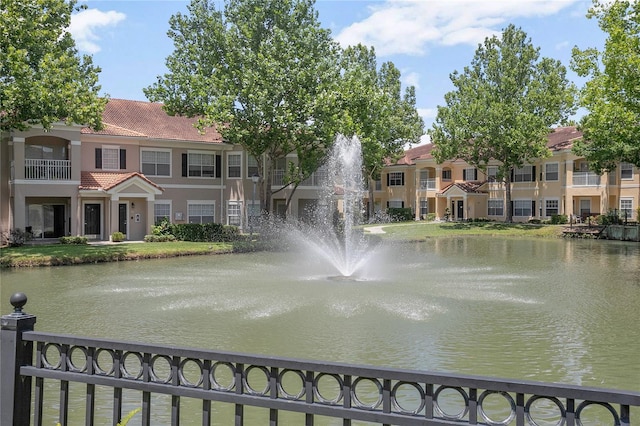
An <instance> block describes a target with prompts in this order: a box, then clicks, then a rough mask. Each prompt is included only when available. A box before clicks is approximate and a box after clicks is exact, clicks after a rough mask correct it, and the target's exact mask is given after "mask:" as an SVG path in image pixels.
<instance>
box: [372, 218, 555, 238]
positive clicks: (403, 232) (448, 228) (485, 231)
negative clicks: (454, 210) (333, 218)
mask: <svg viewBox="0 0 640 426" xmlns="http://www.w3.org/2000/svg"><path fill="white" fill-rule="evenodd" d="M379 226H382V231H384V233H383V234H379V235H380V236H381V237H382V238H392V239H400V240H421V239H424V238H432V237H449V236H454V235H485V236H503V237H545V238H556V237H559V236H561V235H562V229H563V228H564V226H562V225H532V224H528V223H500V222H470V223H462V222H447V223H435V222H402V223H392V224H385V225H367V226H365V229H366V228H371V227H379Z"/></svg>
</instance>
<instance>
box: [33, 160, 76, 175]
mask: <svg viewBox="0 0 640 426" xmlns="http://www.w3.org/2000/svg"><path fill="white" fill-rule="evenodd" d="M24 177H25V179H39V180H69V179H71V161H69V160H38V159H31V158H27V159H26V160H24Z"/></svg>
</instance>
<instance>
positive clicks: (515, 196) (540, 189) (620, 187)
mask: <svg viewBox="0 0 640 426" xmlns="http://www.w3.org/2000/svg"><path fill="white" fill-rule="evenodd" d="M580 137H582V133H581V132H580V131H578V130H577V129H576V128H575V127H573V126H570V127H561V128H558V129H555V130H554V131H553V132H551V133H550V134H549V136H548V143H547V146H548V147H549V149H550V150H551V152H552V155H551V156H550V157H548V158H544V159H541V160H536V161H534V162H531V163H530V164H527V165H525V166H523V167H522V168H520V169H517V170H514V173H513V176H512V182H513V183H512V192H511V199H512V203H513V212H514V214H513V220H514V221H517V222H526V221H528V220H530V219H541V220H546V219H549V218H550V217H551V216H552V215H555V214H564V215H573V216H574V217H576V218H584V217H586V216H595V215H598V214H606V213H608V212H609V211H611V210H618V211H619V212H620V213H621V215H622V216H623V217H624V215H625V214H626V215H627V218H628V220H638V218H637V217H636V215H637V210H636V209H637V207H638V205H639V201H640V171H639V170H638V168H637V167H634V166H633V165H632V164H627V163H622V164H620V165H619V166H618V168H616V170H614V171H612V172H610V173H605V174H603V175H602V176H600V175H597V174H595V173H593V172H591V171H589V165H588V164H587V162H586V161H585V160H584V158H581V157H577V156H576V155H575V154H573V153H572V152H571V147H572V145H573V141H575V140H576V139H578V138H580ZM432 148H433V145H422V146H418V147H415V148H413V149H409V150H407V151H406V152H405V155H404V157H402V158H401V159H400V160H399V161H397V162H396V163H395V164H393V165H389V166H387V167H385V169H384V171H383V173H382V177H381V180H380V181H378V182H375V183H374V184H375V185H376V188H375V191H374V197H375V199H374V203H375V206H376V209H377V210H384V209H385V208H387V207H405V208H411V209H412V211H413V213H414V217H415V219H416V220H419V219H424V218H426V216H427V214H429V213H433V214H435V216H436V218H439V219H444V218H445V215H447V214H448V215H449V218H450V219H452V220H468V219H474V218H487V219H490V220H496V221H501V220H504V219H505V217H506V216H505V215H506V206H505V188H504V184H502V183H497V182H495V173H496V167H495V165H494V166H492V165H489V167H487V170H486V172H482V171H480V170H478V169H476V168H474V167H473V166H470V165H469V164H467V163H465V162H464V161H462V160H453V161H445V162H444V163H441V164H439V163H437V162H436V161H435V159H434V158H433V157H432V155H431V149H432ZM495 164H496V165H497V164H498V163H495Z"/></svg>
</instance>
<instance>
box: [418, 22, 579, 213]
mask: <svg viewBox="0 0 640 426" xmlns="http://www.w3.org/2000/svg"><path fill="white" fill-rule="evenodd" d="M539 50H540V49H539V48H536V47H534V46H533V44H532V43H531V40H530V39H528V38H527V35H526V34H525V32H524V31H522V30H521V29H519V28H516V27H515V26H513V25H509V26H508V27H507V28H506V29H504V31H503V32H502V35H501V37H500V38H498V37H497V36H493V37H491V38H487V39H485V41H484V43H483V44H481V45H479V46H478V49H477V50H476V52H475V55H474V57H473V60H472V62H471V65H470V66H468V67H465V68H464V72H462V73H458V72H457V71H455V72H453V73H452V74H451V76H450V78H451V81H452V82H453V85H454V86H455V90H454V91H451V92H449V93H447V94H446V95H445V102H446V105H445V106H439V107H438V114H437V117H436V120H435V123H434V124H433V127H432V129H430V132H429V134H430V136H431V139H432V140H433V142H434V144H435V147H434V150H433V151H432V153H433V155H434V157H435V158H436V160H437V161H439V162H443V161H445V160H450V159H455V158H460V159H462V160H464V161H466V162H467V163H469V164H471V165H474V166H475V167H477V168H479V169H481V170H486V167H487V165H488V164H489V162H490V161H492V160H497V161H498V162H499V165H498V180H500V181H502V182H503V183H504V185H505V192H506V200H505V201H506V212H507V214H506V220H507V222H511V220H512V208H511V171H512V170H513V169H514V168H518V167H522V166H523V165H525V164H526V163H527V162H531V161H534V160H535V159H538V158H544V157H546V156H548V155H550V151H549V149H548V148H547V145H546V141H547V135H548V133H549V130H550V128H551V127H552V126H554V125H556V124H558V123H560V122H562V121H564V120H566V119H567V117H568V116H569V115H570V114H571V113H573V111H574V98H575V88H574V86H573V85H572V84H571V83H570V82H569V81H568V80H567V78H566V69H565V67H564V66H563V65H562V64H561V63H560V62H559V61H557V60H554V59H549V58H544V57H543V58H540V53H539Z"/></svg>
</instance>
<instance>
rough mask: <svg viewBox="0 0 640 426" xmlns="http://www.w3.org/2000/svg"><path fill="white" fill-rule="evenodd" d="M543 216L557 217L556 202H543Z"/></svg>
mask: <svg viewBox="0 0 640 426" xmlns="http://www.w3.org/2000/svg"><path fill="white" fill-rule="evenodd" d="M544 209H545V216H548V217H551V216H553V215H557V214H558V212H559V210H558V200H545V205H544Z"/></svg>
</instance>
